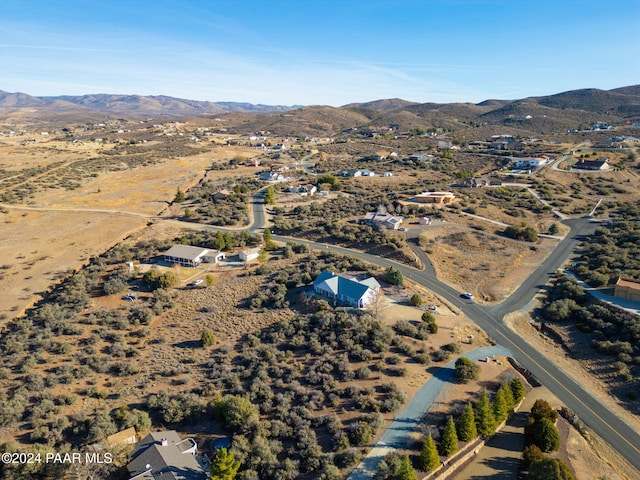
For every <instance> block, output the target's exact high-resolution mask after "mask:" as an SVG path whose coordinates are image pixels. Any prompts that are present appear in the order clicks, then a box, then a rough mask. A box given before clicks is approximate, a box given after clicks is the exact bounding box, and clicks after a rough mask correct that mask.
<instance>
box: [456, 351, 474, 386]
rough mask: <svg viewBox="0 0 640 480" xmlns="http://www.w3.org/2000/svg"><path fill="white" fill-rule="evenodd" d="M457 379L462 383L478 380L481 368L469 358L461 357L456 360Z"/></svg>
mask: <svg viewBox="0 0 640 480" xmlns="http://www.w3.org/2000/svg"><path fill="white" fill-rule="evenodd" d="M455 369H456V379H457V380H458V381H459V382H461V383H467V382H468V381H469V380H476V379H477V378H478V375H479V374H480V367H479V366H478V365H477V364H475V363H473V361H471V360H469V359H468V358H467V357H460V358H459V359H458V360H456V366H455Z"/></svg>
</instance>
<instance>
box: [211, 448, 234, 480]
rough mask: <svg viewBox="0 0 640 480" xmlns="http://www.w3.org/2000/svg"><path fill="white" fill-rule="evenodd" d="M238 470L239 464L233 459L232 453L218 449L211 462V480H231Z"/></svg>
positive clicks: (224, 449)
mask: <svg viewBox="0 0 640 480" xmlns="http://www.w3.org/2000/svg"><path fill="white" fill-rule="evenodd" d="M239 468H240V462H239V461H238V460H236V459H235V458H234V456H233V452H231V451H229V450H227V449H226V448H220V449H218V450H216V455H215V456H214V457H213V459H212V460H211V466H210V473H211V480H233V479H234V478H236V474H237V473H238V469H239Z"/></svg>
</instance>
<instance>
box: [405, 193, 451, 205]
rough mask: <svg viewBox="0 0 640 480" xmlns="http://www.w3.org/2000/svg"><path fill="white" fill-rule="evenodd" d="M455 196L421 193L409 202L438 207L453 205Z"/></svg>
mask: <svg viewBox="0 0 640 480" xmlns="http://www.w3.org/2000/svg"><path fill="white" fill-rule="evenodd" d="M455 199H456V196H455V195H454V194H453V193H451V192H422V193H419V194H418V195H415V196H413V197H412V198H410V199H409V200H411V201H413V202H417V203H435V204H439V205H448V204H450V203H453V202H454V200H455Z"/></svg>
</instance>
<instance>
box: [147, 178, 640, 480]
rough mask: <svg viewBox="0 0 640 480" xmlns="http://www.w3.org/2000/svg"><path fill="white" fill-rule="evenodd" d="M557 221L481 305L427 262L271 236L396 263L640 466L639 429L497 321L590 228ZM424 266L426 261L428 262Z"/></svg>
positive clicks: (521, 306) (260, 210)
mask: <svg viewBox="0 0 640 480" xmlns="http://www.w3.org/2000/svg"><path fill="white" fill-rule="evenodd" d="M264 191H265V189H262V190H260V191H259V192H258V193H257V194H256V196H255V197H254V200H253V202H252V213H253V223H252V225H251V226H249V227H247V228H245V229H248V230H249V231H251V232H253V233H258V232H259V231H260V230H261V229H262V228H264V223H265V216H264ZM158 219H159V220H162V219H161V218H158ZM180 223H182V224H183V225H184V226H188V227H191V228H196V229H198V228H199V229H206V230H222V231H224V230H227V231H229V230H239V229H225V228H219V227H213V226H210V225H200V224H194V223H189V222H180ZM563 223H564V224H565V225H568V226H569V227H570V228H571V232H570V233H569V234H568V235H567V236H566V237H565V238H564V239H563V240H562V241H560V243H559V244H558V246H557V247H556V248H555V250H554V251H553V252H552V253H551V254H550V255H549V256H548V257H547V258H546V259H545V260H544V262H543V263H542V264H541V265H540V266H539V267H538V268H537V269H536V270H535V271H534V272H533V273H532V274H531V275H530V276H529V277H528V278H527V279H526V280H525V281H524V282H523V283H522V285H520V287H519V288H518V289H517V290H516V291H515V292H514V293H513V294H512V295H511V296H510V297H509V298H508V299H506V300H505V301H504V302H502V303H500V304H497V305H491V306H482V305H479V304H477V303H475V302H473V301H471V300H463V299H461V298H460V292H457V291H456V290H454V289H453V288H451V287H450V286H448V285H446V284H444V283H442V282H440V281H439V280H437V279H436V278H435V275H434V272H433V269H432V268H429V267H427V269H426V270H417V269H415V268H412V267H409V266H407V265H403V264H400V263H397V262H394V261H392V260H388V259H386V258H382V257H378V256H375V255H370V254H367V253H363V252H359V251H355V250H350V249H347V248H344V247H339V246H335V245H327V244H323V243H317V242H312V241H308V240H302V239H297V238H292V237H281V236H277V235H274V236H273V239H274V240H276V241H282V242H287V241H295V242H297V243H302V244H306V245H308V246H310V247H312V248H314V249H317V250H326V249H330V250H332V251H334V252H336V253H342V254H344V255H350V256H353V257H356V258H359V259H361V260H365V261H367V262H369V263H372V264H375V265H378V266H381V267H383V268H388V267H390V266H394V267H396V268H398V269H399V270H400V271H401V272H402V273H403V274H404V275H405V276H406V277H408V278H410V279H412V280H414V281H415V282H417V283H419V284H420V285H422V286H424V287H426V288H427V289H430V290H432V291H433V292H434V293H436V294H437V295H440V296H441V297H443V298H445V299H447V300H448V301H449V302H451V303H452V304H454V305H455V306H456V307H458V308H460V310H462V311H463V312H464V314H465V315H466V316H467V317H468V318H469V319H471V320H472V321H473V322H475V323H476V324H477V325H478V326H479V327H480V328H482V329H483V330H484V331H485V332H486V333H487V334H488V335H489V336H491V337H492V338H493V339H494V341H495V342H496V343H497V344H499V345H501V346H502V347H504V348H506V349H508V350H509V351H510V352H511V357H512V358H514V359H515V360H516V361H517V362H519V363H520V364H521V365H522V366H523V367H525V368H527V369H528V370H529V371H530V372H531V373H533V374H534V375H535V376H536V377H537V378H538V380H540V381H541V382H542V383H543V384H544V385H545V386H546V387H547V388H548V389H549V390H550V391H551V392H552V393H553V394H554V395H555V396H556V397H557V398H558V399H559V400H560V401H561V402H562V403H564V404H565V405H566V406H567V407H569V408H571V409H572V410H573V411H574V412H575V413H576V414H577V415H578V416H579V417H580V418H581V419H582V420H583V421H584V422H585V423H586V424H587V425H588V426H589V427H590V428H592V429H593V431H594V432H595V433H596V434H598V435H599V436H600V437H602V438H603V439H604V440H605V441H607V442H608V443H609V444H610V445H611V446H612V447H613V448H615V449H616V450H617V451H618V452H619V453H620V454H621V455H622V456H623V457H624V458H626V459H627V460H628V461H629V462H630V463H631V464H632V465H633V466H634V467H635V468H636V469H638V471H640V433H639V432H638V431H636V429H634V428H633V427H632V426H630V425H629V424H628V423H627V422H625V421H624V420H623V419H621V418H620V417H618V416H617V415H616V414H615V413H613V412H611V411H609V409H608V408H607V407H606V406H603V405H601V404H600V403H599V402H598V400H597V399H596V398H595V397H593V396H592V395H591V394H590V393H589V391H587V390H586V389H585V388H584V387H583V386H582V385H580V384H579V383H578V382H577V381H576V380H575V379H574V378H573V377H572V376H571V373H570V372H565V371H563V370H562V369H560V368H559V367H558V366H556V365H555V364H554V363H553V362H552V361H550V360H549V359H548V358H547V357H545V355H544V354H542V353H541V352H539V351H537V350H536V349H535V348H533V347H532V346H530V345H529V344H528V343H527V341H526V339H525V338H523V337H521V336H520V335H518V334H517V333H516V332H514V331H512V330H511V329H509V328H508V327H507V326H505V324H504V322H503V318H504V316H505V315H506V314H508V313H510V312H513V311H518V310H529V308H530V306H531V304H532V301H533V298H534V297H535V295H536V294H537V293H538V292H539V291H540V290H541V289H543V288H544V287H545V285H546V284H547V282H548V281H549V279H550V278H551V277H552V276H554V275H555V272H556V271H557V270H558V269H559V268H560V267H561V266H562V264H563V263H564V262H565V261H566V260H567V259H568V258H569V256H570V255H571V253H572V252H573V251H574V249H575V248H576V247H577V246H578V244H579V243H580V242H581V241H582V240H583V239H584V238H585V235H587V234H589V233H592V232H593V231H594V229H595V224H593V223H590V221H589V220H588V219H584V218H581V219H570V220H564V221H563ZM240 230H241V229H240ZM426 265H428V266H430V265H429V263H426Z"/></svg>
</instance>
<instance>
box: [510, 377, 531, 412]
mask: <svg viewBox="0 0 640 480" xmlns="http://www.w3.org/2000/svg"><path fill="white" fill-rule="evenodd" d="M510 386H511V391H512V392H513V400H514V405H515V404H516V403H519V402H520V400H522V399H523V398H524V396H525V395H526V394H527V389H526V388H525V386H524V382H523V381H522V380H520V377H514V378H513V379H512V380H511V382H510Z"/></svg>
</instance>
